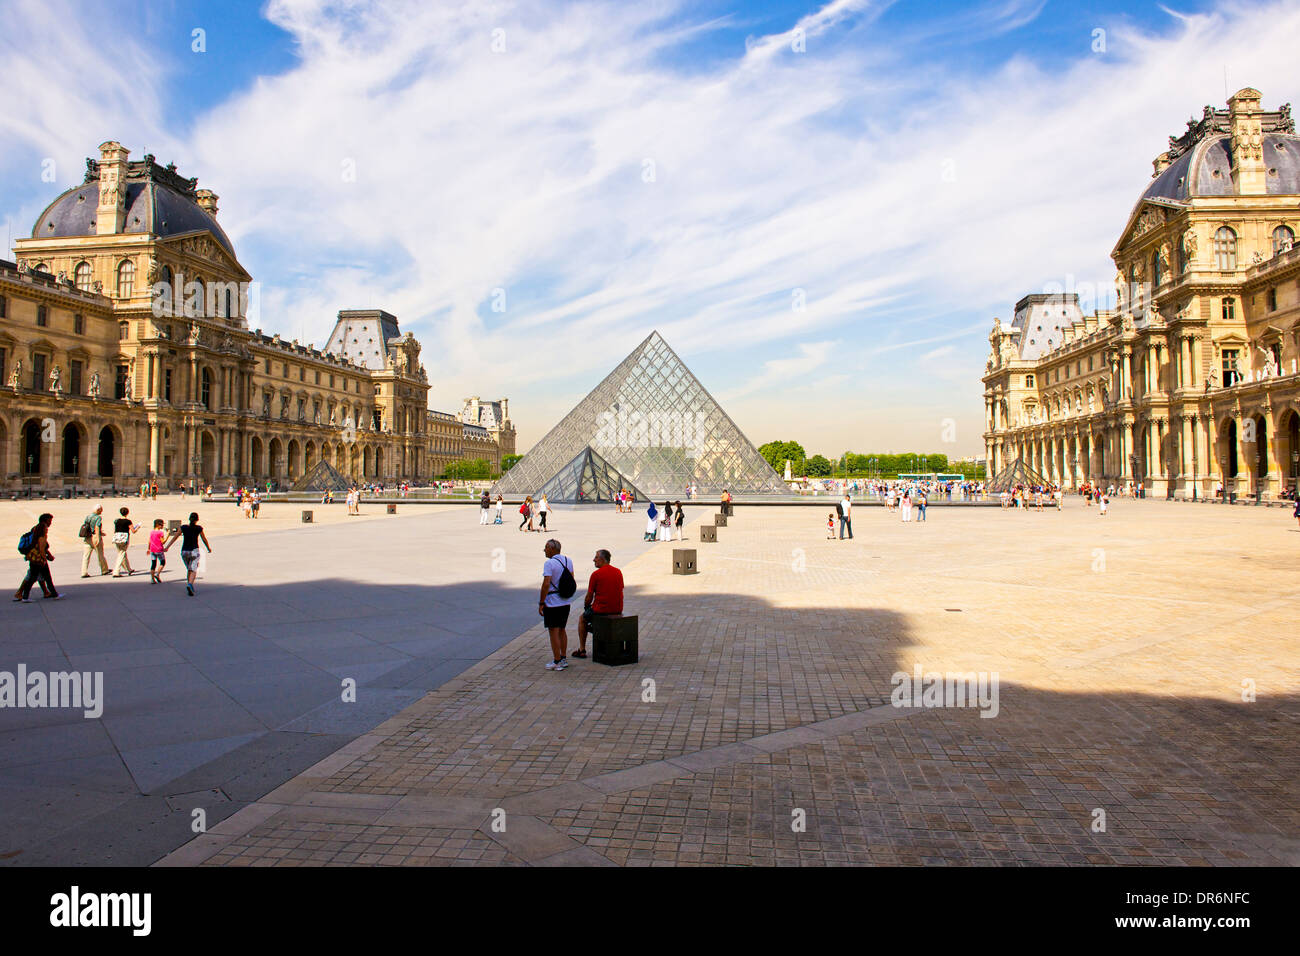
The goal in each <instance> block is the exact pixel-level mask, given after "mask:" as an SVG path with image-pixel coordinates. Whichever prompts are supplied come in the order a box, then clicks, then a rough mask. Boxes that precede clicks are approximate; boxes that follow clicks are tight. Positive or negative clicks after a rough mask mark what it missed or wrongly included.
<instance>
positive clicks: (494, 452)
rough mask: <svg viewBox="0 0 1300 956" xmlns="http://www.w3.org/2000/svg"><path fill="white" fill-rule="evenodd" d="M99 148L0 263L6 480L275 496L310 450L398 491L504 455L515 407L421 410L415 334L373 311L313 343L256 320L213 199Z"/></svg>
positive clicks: (164, 170) (163, 171) (347, 318)
mask: <svg viewBox="0 0 1300 956" xmlns="http://www.w3.org/2000/svg"><path fill="white" fill-rule="evenodd" d="M100 153H101V158H100V160H99V161H94V160H89V161H87V172H86V178H85V181H84V182H83V183H82V184H81V185H80V186H79V187H76V188H74V189H71V190H68V191H67V192H65V193H63V194H62V195H60V196H59V197H58V198H57V199H56V200H55V201H54V202H53V203H52V204H51V205H50V206H49V207H47V208H46V210H45V211H44V212H43V213H42V214H41V217H40V218H39V219H38V220H37V222H36V224H35V227H34V228H33V230H32V236H31V237H30V238H24V239H19V240H17V241H16V243H15V247H16V252H17V259H18V261H17V262H16V263H12V262H4V261H0V487H3V488H6V489H19V488H23V487H32V488H39V489H41V490H43V491H47V492H49V491H55V492H57V491H58V490H60V489H62V488H65V487H69V486H76V487H78V488H83V489H84V488H89V489H96V488H101V487H102V488H109V487H114V486H115V487H118V488H122V487H128V488H129V487H131V486H132V485H133V484H137V483H139V482H140V481H141V480H142V479H144V478H148V477H153V476H156V477H158V478H159V479H160V483H162V484H165V485H170V486H176V485H179V484H182V483H184V484H189V485H197V484H199V483H202V484H207V483H209V482H211V483H212V484H214V485H216V486H218V487H221V486H223V485H226V484H229V483H236V484H240V483H256V484H261V483H263V482H265V481H266V480H268V479H274V480H275V481H276V482H277V483H278V484H279V485H280V486H281V487H284V486H287V485H288V484H291V483H292V482H293V481H294V480H296V479H297V478H298V477H300V476H301V475H303V474H304V473H305V472H306V471H307V470H308V469H309V468H311V466H312V465H313V464H315V463H316V461H318V460H321V459H323V460H325V461H327V462H329V463H330V464H331V465H333V466H334V467H335V468H337V469H339V471H341V472H342V473H343V474H344V475H346V476H348V477H350V478H353V479H355V480H358V481H365V480H369V481H382V482H385V483H388V484H392V483H395V482H398V481H428V480H430V479H432V478H435V477H437V476H438V475H440V474H442V473H443V470H444V469H445V468H446V466H447V464H449V463H450V462H452V461H455V460H457V459H459V458H461V457H467V458H487V459H489V460H490V461H492V462H493V463H494V466H495V467H497V468H499V467H500V461H501V457H502V455H503V454H510V453H512V452H513V451H514V427H513V425H511V423H510V421H509V419H508V417H504V416H503V418H502V420H500V421H499V422H496V423H495V424H494V428H493V429H491V430H488V429H484V428H482V427H481V426H479V425H477V424H470V423H468V422H463V421H461V420H460V419H458V418H456V417H454V416H451V415H449V414H447V413H441V412H434V411H432V410H430V409H429V408H428V399H429V390H430V388H429V380H428V375H427V373H426V371H425V369H424V366H423V365H421V364H420V344H419V342H418V341H417V340H416V339H415V338H414V336H412V335H411V333H409V332H407V333H405V334H402V333H401V332H400V331H399V329H398V323H397V319H396V318H395V317H394V316H392V315H389V314H388V313H386V312H383V311H382V310H378V309H375V310H355V311H353V310H345V311H342V312H340V313H339V315H338V320H337V323H336V325H335V329H334V332H333V333H332V334H331V337H330V344H329V345H328V346H327V348H326V349H325V350H321V349H317V348H315V347H313V346H310V345H302V344H300V343H299V342H298V341H296V340H294V341H284V340H283V339H281V337H280V336H279V335H268V334H264V333H263V332H262V331H261V330H260V329H257V330H249V329H248V328H247V319H246V315H247V303H248V288H249V281H250V278H251V277H250V276H249V274H248V273H247V272H246V271H245V270H244V268H243V267H242V266H241V265H240V264H239V262H238V260H237V259H236V257H235V254H234V249H233V246H232V245H231V243H230V240H229V239H228V238H227V237H226V235H225V233H224V231H223V230H222V229H221V227H220V226H219V225H218V224H217V222H216V213H217V200H218V198H219V197H218V196H216V195H215V194H214V193H212V192H211V191H210V190H206V189H198V188H196V187H197V183H196V181H195V180H192V179H183V178H181V177H180V176H179V175H178V174H177V173H176V172H175V168H174V167H171V166H168V167H161V166H159V165H158V164H157V163H155V162H154V160H153V157H152V156H146V157H145V159H144V160H142V161H139V162H132V161H130V160H129V158H128V156H129V151H128V150H126V149H124V148H123V147H122V146H121V145H120V144H118V143H114V142H109V143H105V144H103V146H101V147H100ZM364 330H369V332H370V334H367V335H365V338H366V339H368V341H367V342H365V343H364V345H363V343H362V342H361V338H362V336H363V333H364ZM353 340H355V341H353ZM494 404H496V405H497V406H498V407H500V408H504V407H506V403H505V401H504V400H503V401H501V402H499V403H494ZM448 422H450V423H451V424H452V425H454V428H448V427H447V426H448ZM489 446H491V447H489Z"/></svg>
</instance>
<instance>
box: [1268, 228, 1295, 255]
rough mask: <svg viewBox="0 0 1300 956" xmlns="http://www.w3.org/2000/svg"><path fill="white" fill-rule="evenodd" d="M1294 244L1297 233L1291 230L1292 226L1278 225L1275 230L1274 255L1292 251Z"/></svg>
mask: <svg viewBox="0 0 1300 956" xmlns="http://www.w3.org/2000/svg"><path fill="white" fill-rule="evenodd" d="M1293 245H1295V233H1294V232H1292V231H1291V227H1290V226H1278V227H1277V228H1276V229H1274V230H1273V255H1275V256H1280V255H1281V254H1282V253H1284V252H1290V251H1291V247H1292V246H1293Z"/></svg>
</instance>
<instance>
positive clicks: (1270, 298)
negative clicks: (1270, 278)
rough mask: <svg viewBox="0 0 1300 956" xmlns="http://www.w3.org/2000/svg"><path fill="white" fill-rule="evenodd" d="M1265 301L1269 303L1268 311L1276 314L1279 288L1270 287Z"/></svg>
mask: <svg viewBox="0 0 1300 956" xmlns="http://www.w3.org/2000/svg"><path fill="white" fill-rule="evenodd" d="M1265 299H1266V301H1267V302H1268V311H1270V312H1276V311H1277V286H1270V287H1269V290H1268V294H1267V295H1266V296H1265Z"/></svg>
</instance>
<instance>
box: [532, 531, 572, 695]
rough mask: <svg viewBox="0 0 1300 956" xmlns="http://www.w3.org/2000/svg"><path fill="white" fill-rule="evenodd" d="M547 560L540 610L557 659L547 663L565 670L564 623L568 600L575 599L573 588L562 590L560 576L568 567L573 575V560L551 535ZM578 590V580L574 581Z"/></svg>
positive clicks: (550, 668)
mask: <svg viewBox="0 0 1300 956" xmlns="http://www.w3.org/2000/svg"><path fill="white" fill-rule="evenodd" d="M543 550H544V551H545V553H546V561H545V562H544V563H543V564H542V590H541V594H540V595H538V599H537V613H538V614H540V615H541V616H542V626H543V627H545V628H546V632H547V634H548V635H550V638H551V654H552V655H553V657H554V660H552V661H551V663H549V664H547V665H546V669H547V670H548V671H562V670H564V669H565V668H566V667H568V666H569V662H568V659H567V658H566V655H567V654H568V653H569V633H568V631H566V630H565V625H566V624H568V623H569V602H570V601H571V600H573V594H574V592H573V591H570V592H569V596H568V597H561V596H560V593H559V588H560V578H561V577H562V576H563V574H564V572H565V571H566V570H567V571H568V572H569V574H570V575H572V574H573V562H572V561H570V560H569V559H568V558H567V557H565V556H564V555H562V554H560V542H558V541H556V540H555V539H554V538H551V539H550V540H549V541H547V542H546V547H545V548H544V549H543ZM575 590H576V582H575Z"/></svg>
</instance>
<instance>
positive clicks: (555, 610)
mask: <svg viewBox="0 0 1300 956" xmlns="http://www.w3.org/2000/svg"><path fill="white" fill-rule="evenodd" d="M568 623H569V605H567V604H561V605H560V606H559V607H551V606H550V605H547V606H546V607H545V609H543V611H542V626H543V627H545V628H548V629H549V628H552V627H564V625H566V624H568Z"/></svg>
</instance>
